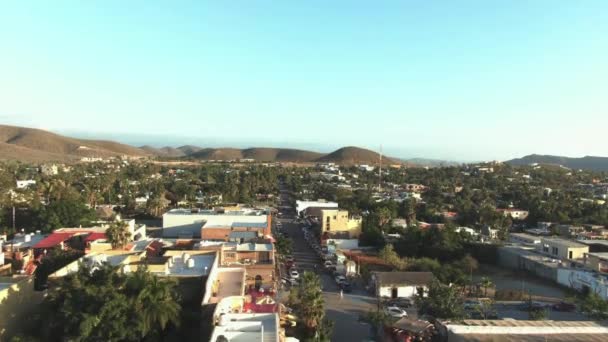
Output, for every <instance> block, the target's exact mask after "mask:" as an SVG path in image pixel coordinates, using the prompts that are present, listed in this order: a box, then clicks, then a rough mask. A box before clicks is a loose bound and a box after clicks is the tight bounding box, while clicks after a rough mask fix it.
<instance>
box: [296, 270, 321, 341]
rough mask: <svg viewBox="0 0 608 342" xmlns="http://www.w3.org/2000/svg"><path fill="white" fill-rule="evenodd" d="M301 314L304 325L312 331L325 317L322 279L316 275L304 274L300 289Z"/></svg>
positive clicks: (311, 273)
mask: <svg viewBox="0 0 608 342" xmlns="http://www.w3.org/2000/svg"><path fill="white" fill-rule="evenodd" d="M299 292H300V293H299V299H300V305H299V310H298V311H299V312H300V316H301V317H302V320H303V321H304V325H305V326H306V327H307V328H308V329H310V330H311V331H312V330H314V329H316V328H317V326H319V325H320V324H321V321H322V320H323V317H325V309H324V306H325V300H324V298H323V292H322V290H321V278H319V276H318V275H317V274H316V273H313V272H304V274H303V275H302V280H301V284H300V288H299Z"/></svg>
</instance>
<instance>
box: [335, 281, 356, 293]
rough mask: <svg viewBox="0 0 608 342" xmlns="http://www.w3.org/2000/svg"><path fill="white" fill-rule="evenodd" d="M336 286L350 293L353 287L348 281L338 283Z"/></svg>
mask: <svg viewBox="0 0 608 342" xmlns="http://www.w3.org/2000/svg"><path fill="white" fill-rule="evenodd" d="M338 287H339V288H340V290H342V291H344V292H346V293H350V292H351V291H352V290H353V287H352V286H351V285H350V283H349V282H348V281H344V282H342V283H339V284H338Z"/></svg>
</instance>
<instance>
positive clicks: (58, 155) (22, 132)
mask: <svg viewBox="0 0 608 342" xmlns="http://www.w3.org/2000/svg"><path fill="white" fill-rule="evenodd" d="M123 155H127V156H134V157H137V156H140V157H163V158H175V159H181V158H184V159H197V160H238V159H253V160H256V161H260V162H310V163H316V162H328V163H329V162H333V163H336V164H343V165H352V164H378V162H379V154H378V153H376V152H374V151H370V150H366V149H363V148H359V147H354V146H348V147H343V148H340V149H338V150H336V151H334V152H331V153H328V154H324V153H319V152H312V151H305V150H297V149H287V148H247V149H236V148H202V147H198V146H192V145H185V146H180V147H177V148H175V147H169V146H167V147H161V148H156V147H152V146H149V145H146V146H141V147H133V146H130V145H126V144H120V143H117V142H113V141H106V140H89V139H76V138H70V137H65V136H62V135H59V134H55V133H51V132H47V131H44V130H40V129H34V128H24V127H15V126H7V125H0V159H4V160H20V161H27V162H45V161H61V162H67V161H76V160H80V159H81V158H83V157H102V158H107V157H112V156H123ZM382 163H383V164H395V163H401V162H399V161H397V160H396V159H393V158H386V157H383V158H382Z"/></svg>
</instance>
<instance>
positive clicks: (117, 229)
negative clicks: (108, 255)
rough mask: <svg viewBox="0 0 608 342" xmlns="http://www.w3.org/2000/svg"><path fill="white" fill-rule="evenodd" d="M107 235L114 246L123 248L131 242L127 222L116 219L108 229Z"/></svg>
mask: <svg viewBox="0 0 608 342" xmlns="http://www.w3.org/2000/svg"><path fill="white" fill-rule="evenodd" d="M106 237H107V239H108V241H109V242H110V244H112V248H114V249H116V248H123V247H124V246H125V245H126V244H127V242H129V238H130V237H131V233H130V232H129V230H128V225H127V223H126V222H124V221H115V222H112V224H110V226H109V227H108V229H106Z"/></svg>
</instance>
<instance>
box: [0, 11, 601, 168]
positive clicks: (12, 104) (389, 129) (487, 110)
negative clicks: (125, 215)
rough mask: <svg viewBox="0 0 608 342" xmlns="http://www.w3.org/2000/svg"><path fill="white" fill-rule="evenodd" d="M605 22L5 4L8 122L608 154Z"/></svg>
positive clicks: (533, 14)
mask: <svg viewBox="0 0 608 342" xmlns="http://www.w3.org/2000/svg"><path fill="white" fill-rule="evenodd" d="M607 11H608V2H605V1H597V0H596V1H593V0H592V1H585V2H555V1H548V0H540V1H534V2H528V1H511V2H506V3H496V2H488V1H481V0H466V1H465V0H462V1H453V2H444V1H424V2H399V1H388V0H387V1H379V2H374V3H368V2H360V1H341V0H337V1H332V2H329V3H328V2H326V1H314V0H313V1H307V2H278V3H277V2H273V1H267V0H255V1H248V2H244V3H239V4H236V3H229V2H184V3H180V5H177V4H174V3H168V2H155V3H150V2H147V1H138V0H136V1H129V2H128V3H125V2H124V1H110V0H109V1H104V2H81V3H68V2H63V1H58V2H53V3H48V2H43V1H32V2H27V3H25V2H14V3H3V4H0V39H1V41H2V46H3V51H4V52H5V53H3V54H0V74H1V75H2V77H0V122H1V123H6V124H12V125H19V126H27V127H36V128H41V129H47V130H50V131H53V132H59V133H65V134H70V133H75V132H77V134H79V135H89V136H94V137H111V136H113V137H117V138H112V139H114V140H118V141H121V142H129V141H141V142H144V141H145V142H146V143H147V144H151V145H155V146H165V145H171V144H173V143H177V144H180V145H181V144H183V143H181V142H179V143H178V142H177V141H180V140H179V139H182V140H186V141H195V142H196V144H203V143H204V145H206V146H212V147H213V146H222V145H225V146H231V147H232V146H237V147H239V146H264V145H266V146H274V147H278V146H281V147H295V148H303V149H311V147H312V148H314V149H315V150H319V149H323V151H329V150H331V149H333V148H337V147H342V146H349V145H353V146H361V147H365V148H369V149H372V150H375V151H378V150H379V148H380V145H382V146H383V149H384V152H385V154H386V155H391V156H395V157H401V158H417V157H418V158H430V159H442V160H456V161H477V160H507V159H511V158H516V157H521V156H524V155H528V154H533V153H536V154H550V155H560V156H572V157H582V156H585V155H598V156H601V155H606V154H608V141H607V140H606V138H605V127H607V126H608V104H607V102H606V101H605V96H606V95H605V89H608V85H607V82H608V81H607V80H608V34H607V33H608V21H607V20H605V15H604V14H605V13H606V12H607ZM141 137H147V139H149V140H151V141H146V140H145V139H144V140H140V138H141ZM125 139H126V140H125ZM174 139H175V140H174ZM164 141H170V142H172V143H164ZM184 143H187V142H184Z"/></svg>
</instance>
